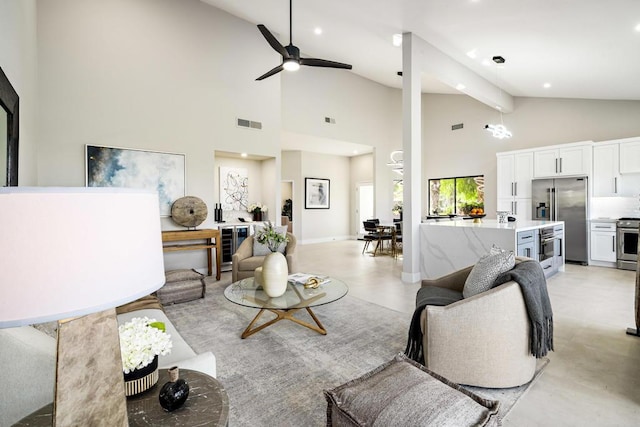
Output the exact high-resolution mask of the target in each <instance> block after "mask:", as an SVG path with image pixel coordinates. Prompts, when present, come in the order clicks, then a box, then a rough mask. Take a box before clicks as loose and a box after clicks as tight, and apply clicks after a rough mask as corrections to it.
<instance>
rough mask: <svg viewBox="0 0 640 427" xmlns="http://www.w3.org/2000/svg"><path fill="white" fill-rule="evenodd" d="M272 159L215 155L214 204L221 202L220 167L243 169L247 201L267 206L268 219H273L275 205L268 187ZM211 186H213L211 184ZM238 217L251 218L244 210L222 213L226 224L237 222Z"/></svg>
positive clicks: (272, 174) (272, 194) (272, 192)
mask: <svg viewBox="0 0 640 427" xmlns="http://www.w3.org/2000/svg"><path fill="white" fill-rule="evenodd" d="M273 164H274V162H273V159H269V160H248V159H240V158H231V157H224V156H221V155H217V156H216V157H215V161H214V169H215V178H216V179H215V188H214V189H213V191H214V199H215V200H216V203H218V202H223V200H222V199H221V195H220V181H221V178H220V167H229V168H243V169H246V170H247V181H248V197H247V201H248V203H249V204H251V203H259V204H262V205H266V206H267V215H268V218H270V219H272V220H273V219H274V218H276V217H275V208H276V206H277V205H276V203H275V201H274V200H275V199H273V197H275V196H274V194H275V192H274V191H272V190H271V189H270V188H269V187H270V185H269V183H271V182H272V180H273V178H272V177H273V176H274V174H275V172H276V171H275V170H274V169H275V168H274V166H273ZM212 185H213V184H212ZM238 217H242V218H251V214H250V213H248V212H247V211H246V209H245V210H240V211H227V210H225V211H223V212H222V219H223V220H225V221H227V222H237V221H238Z"/></svg>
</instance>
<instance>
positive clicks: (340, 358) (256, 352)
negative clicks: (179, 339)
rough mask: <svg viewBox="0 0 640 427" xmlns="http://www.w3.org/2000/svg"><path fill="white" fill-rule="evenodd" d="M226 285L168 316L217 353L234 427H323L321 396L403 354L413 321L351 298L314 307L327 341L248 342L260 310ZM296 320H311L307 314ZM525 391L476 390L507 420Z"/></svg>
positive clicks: (310, 337)
mask: <svg viewBox="0 0 640 427" xmlns="http://www.w3.org/2000/svg"><path fill="white" fill-rule="evenodd" d="M228 282H229V281H228V280H224V279H223V281H221V282H215V283H211V284H208V286H207V295H206V298H204V299H200V300H196V301H192V302H188V303H182V304H176V305H171V306H168V307H166V308H165V310H166V312H167V316H168V317H169V318H170V319H171V321H172V322H173V323H174V325H175V326H176V328H177V329H178V331H179V332H180V334H181V335H182V336H183V338H184V339H185V340H186V341H187V342H188V343H189V344H190V345H191V346H192V348H193V349H194V350H195V351H196V352H197V353H200V352H204V351H211V352H212V353H213V354H215V356H216V359H217V374H218V380H219V381H220V382H221V383H222V384H223V385H224V387H225V389H226V391H227V393H228V395H229V406H230V410H229V417H230V421H229V425H234V426H273V425H281V426H288V425H291V426H302V425H303V426H322V425H325V422H326V407H327V404H326V401H325V399H324V396H323V393H322V391H323V390H325V389H330V388H334V387H336V386H338V385H340V384H343V383H345V382H346V381H348V380H351V379H353V378H356V377H358V376H360V375H363V374H364V373H366V372H368V371H370V370H372V369H374V368H375V367H377V366H379V365H381V364H382V363H384V362H387V361H389V360H390V359H391V358H393V356H394V355H395V354H397V353H400V352H402V351H404V348H405V344H406V338H407V330H408V327H409V322H410V319H411V315H407V314H405V313H399V312H396V311H393V310H390V309H387V308H384V307H380V306H378V305H375V304H372V303H369V302H366V301H363V300H360V299H357V298H355V297H351V296H349V295H347V296H345V297H344V298H342V299H341V300H338V301H336V302H334V303H331V304H327V305H324V306H321V307H317V308H314V312H315V313H316V315H317V317H318V318H319V319H320V321H321V322H322V323H323V325H324V326H325V328H326V329H327V331H328V334H327V335H326V336H323V335H320V334H318V333H316V332H314V331H311V330H309V329H307V328H304V327H301V326H300V325H297V324H295V323H293V322H290V321H286V320H283V321H281V322H279V323H277V324H275V325H273V326H270V327H268V328H266V329H264V330H262V331H260V332H258V333H256V334H254V335H252V336H250V337H248V338H247V339H244V340H243V339H241V338H240V334H241V333H242V331H243V330H244V329H245V328H246V326H247V325H248V324H249V322H250V321H251V320H252V319H253V317H254V316H255V315H256V314H257V310H256V309H252V308H247V307H242V306H239V305H236V304H233V303H231V302H229V301H227V300H226V299H225V298H224V295H223V291H224V287H225V286H226V285H227V284H228ZM269 315H271V314H269ZM296 316H299V317H300V318H302V319H305V320H309V321H310V320H311V319H310V318H308V315H307V313H306V312H299V313H297V314H296ZM263 317H266V315H265V316H263ZM526 388H527V387H526V386H522V387H517V388H515V389H507V390H486V389H474V391H475V392H477V393H478V394H482V395H483V397H488V398H491V399H498V400H500V401H501V410H500V414H501V416H504V415H506V414H507V413H508V411H509V410H510V409H511V407H513V405H514V404H515V402H516V401H517V400H518V398H519V397H520V396H522V394H523V393H524V392H525V391H526ZM495 392H498V394H496V393H495Z"/></svg>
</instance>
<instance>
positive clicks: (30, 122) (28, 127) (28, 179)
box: [0, 0, 38, 186]
mask: <svg viewBox="0 0 640 427" xmlns="http://www.w3.org/2000/svg"><path fill="white" fill-rule="evenodd" d="M0 67H2V69H3V70H4V73H5V74H6V75H7V77H8V78H9V81H10V82H11V85H12V86H13V88H14V89H15V90H16V92H17V93H18V96H19V97H20V106H19V108H20V112H19V114H20V117H19V119H20V128H19V140H18V144H19V154H18V183H19V184H20V185H21V186H28V185H36V182H37V169H36V126H37V123H38V122H37V119H38V99H37V96H38V81H37V40H36V2H35V0H2V1H0Z"/></svg>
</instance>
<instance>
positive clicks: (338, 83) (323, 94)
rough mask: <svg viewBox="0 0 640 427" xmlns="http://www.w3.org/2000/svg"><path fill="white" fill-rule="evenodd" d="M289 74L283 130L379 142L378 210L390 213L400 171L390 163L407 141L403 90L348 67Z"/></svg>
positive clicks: (376, 157)
mask: <svg viewBox="0 0 640 427" xmlns="http://www.w3.org/2000/svg"><path fill="white" fill-rule="evenodd" d="M283 74H284V76H283V77H282V126H283V130H285V131H289V132H293V133H296V134H298V135H311V136H314V137H324V138H330V139H334V140H340V141H347V142H352V143H357V144H364V145H369V146H372V147H375V155H374V162H375V174H374V176H373V181H374V183H375V192H376V197H375V199H376V205H375V212H376V215H377V216H381V217H382V216H384V215H386V214H387V213H390V211H391V207H392V205H393V203H392V194H393V178H394V176H392V172H391V171H390V170H389V168H388V167H387V166H386V163H387V162H388V161H389V160H388V159H389V154H390V153H391V151H393V150H395V149H399V148H401V146H402V127H401V114H402V110H401V104H400V95H399V94H400V92H399V91H398V90H396V89H391V88H388V87H386V86H383V85H380V84H378V83H375V82H372V81H370V80H367V79H365V78H362V77H360V76H358V75H356V74H353V73H351V72H349V71H345V70H335V69H328V68H318V69H315V68H312V67H303V68H302V69H301V71H300V72H299V73H283ZM325 117H331V118H335V120H336V123H335V124H327V123H325V121H324V119H325Z"/></svg>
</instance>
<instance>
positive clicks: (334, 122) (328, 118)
mask: <svg viewBox="0 0 640 427" xmlns="http://www.w3.org/2000/svg"><path fill="white" fill-rule="evenodd" d="M324 122H325V123H331V124H332V125H335V124H336V119H334V118H333V117H325V118H324Z"/></svg>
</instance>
